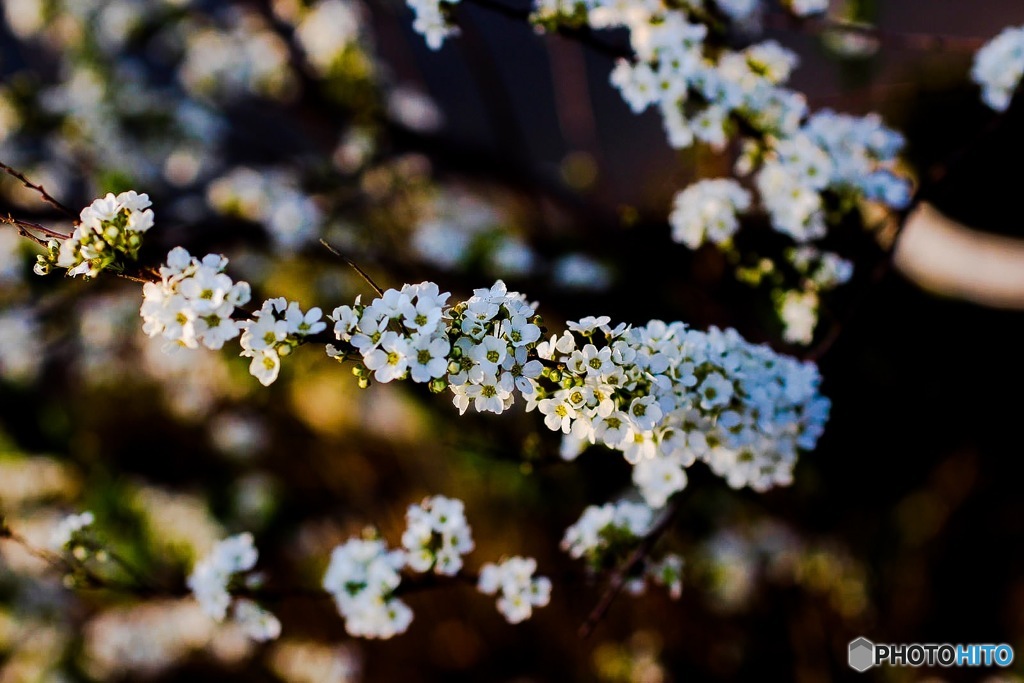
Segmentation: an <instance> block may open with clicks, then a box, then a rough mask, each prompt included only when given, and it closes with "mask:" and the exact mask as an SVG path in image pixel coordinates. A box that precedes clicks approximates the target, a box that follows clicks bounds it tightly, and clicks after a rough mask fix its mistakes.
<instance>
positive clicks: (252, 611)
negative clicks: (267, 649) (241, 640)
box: [234, 598, 281, 642]
mask: <svg viewBox="0 0 1024 683" xmlns="http://www.w3.org/2000/svg"><path fill="white" fill-rule="evenodd" d="M234 616H235V622H236V623H237V624H238V625H239V626H241V627H242V631H243V632H244V633H245V635H247V636H249V637H250V638H252V639H253V640H255V641H258V642H265V641H268V640H276V639H277V637H278V636H280V635H281V622H280V621H279V620H278V618H277V617H275V616H274V615H273V613H271V612H268V611H267V610H265V609H263V608H262V607H260V606H259V605H257V604H256V603H255V602H253V601H252V600H248V599H245V598H241V599H239V600H236V601H235V614H234Z"/></svg>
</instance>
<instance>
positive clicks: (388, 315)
mask: <svg viewBox="0 0 1024 683" xmlns="http://www.w3.org/2000/svg"><path fill="white" fill-rule="evenodd" d="M448 297H449V294H448V293H447V292H445V293H443V294H441V293H439V290H438V287H437V285H436V284H434V283H432V282H424V283H421V284H418V285H405V286H404V287H402V289H401V290H395V289H389V290H388V291H386V292H384V294H383V295H382V296H381V297H379V298H377V299H374V300H373V301H372V302H371V303H370V304H369V305H366V306H364V305H362V304H361V303H360V302H359V301H357V302H356V303H355V305H354V306H339V307H338V308H336V309H335V310H334V312H333V313H332V314H331V319H332V320H334V321H335V326H334V333H335V337H337V339H338V340H339V341H341V342H344V344H345V345H347V346H349V347H351V348H353V349H355V350H356V351H357V352H358V353H359V354H360V355H361V356H362V359H363V362H362V365H361V366H359V367H357V368H356V372H357V374H358V375H359V377H360V384H361V386H366V385H368V383H369V379H370V373H372V377H373V379H375V380H377V381H378V382H390V381H392V380H395V379H404V378H406V377H410V376H411V378H412V380H413V381H414V382H418V383H429V384H430V386H431V389H433V390H434V391H443V390H444V389H445V387H449V388H451V390H452V392H453V393H454V394H455V397H454V399H453V402H454V403H455V405H456V407H458V409H459V412H460V413H465V412H466V410H467V409H468V408H469V406H470V405H472V406H473V407H474V409H475V410H477V411H478V412H492V413H502V412H504V411H505V410H506V409H508V408H509V407H510V406H511V405H512V403H513V400H514V392H515V390H517V389H518V390H519V391H520V392H522V393H523V394H527V395H528V394H530V393H532V391H533V384H532V382H531V380H532V378H535V377H537V376H538V375H539V374H540V372H541V364H540V363H539V362H537V361H536V360H530V359H529V357H530V352H531V351H532V349H533V348H534V347H535V346H536V344H537V341H538V340H539V339H540V327H539V326H538V324H537V322H538V319H537V316H536V313H535V311H534V310H533V307H532V306H531V305H530V304H528V303H526V300H525V297H524V296H523V295H521V294H519V293H517V292H509V291H508V290H507V289H506V287H505V284H504V283H503V282H501V281H500V280H499V281H498V282H497V283H495V285H494V286H492V287H491V288H490V289H477V290H475V291H474V294H473V296H472V297H471V298H470V299H468V300H467V301H464V302H461V303H459V304H457V305H455V306H452V307H448V308H446V307H445V303H446V302H447V300H448ZM328 353H329V354H330V355H332V356H334V357H336V358H339V359H342V360H343V359H344V358H345V357H346V355H347V354H346V353H345V352H344V351H342V350H340V349H338V348H336V347H334V346H331V347H329V348H328Z"/></svg>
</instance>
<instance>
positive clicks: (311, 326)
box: [238, 297, 327, 387]
mask: <svg viewBox="0 0 1024 683" xmlns="http://www.w3.org/2000/svg"><path fill="white" fill-rule="evenodd" d="M322 316H323V314H322V312H321V311H320V309H319V308H315V307H314V308H311V309H309V310H308V311H306V312H305V313H303V312H302V309H301V308H300V307H299V304H298V303H296V302H294V301H292V302H289V301H288V300H287V299H285V298H284V297H277V298H275V299H268V300H267V301H265V302H263V306H261V307H260V310H258V311H256V312H255V313H253V318H254V319H253V320H244V321H242V322H240V323H238V327H239V328H240V329H241V330H243V332H242V338H241V339H240V340H239V341H240V344H241V346H242V354H241V355H243V356H245V357H247V358H252V361H251V362H250V363H249V373H250V374H252V376H253V377H255V378H256V379H258V380H259V381H260V384H262V385H263V386H265V387H267V386H270V385H271V384H273V383H274V381H275V380H276V379H277V376H278V374H279V373H280V372H281V359H282V358H283V357H285V356H288V355H289V354H291V352H292V351H293V350H294V349H295V347H297V346H298V345H299V344H300V343H301V342H302V339H303V338H304V337H307V336H309V335H312V334H317V333H318V332H322V331H324V330H325V329H327V323H325V322H324V321H323V320H321V318H322Z"/></svg>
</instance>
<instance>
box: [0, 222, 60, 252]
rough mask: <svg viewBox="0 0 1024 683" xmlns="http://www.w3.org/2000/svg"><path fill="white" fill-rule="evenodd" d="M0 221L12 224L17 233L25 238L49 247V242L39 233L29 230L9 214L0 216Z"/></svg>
mask: <svg viewBox="0 0 1024 683" xmlns="http://www.w3.org/2000/svg"><path fill="white" fill-rule="evenodd" d="M0 223H3V224H4V225H12V226H14V228H15V229H16V230H17V231H18V234H19V235H21V236H22V237H24V238H25V239H28V240H32V241H33V242H35V243H36V244H38V245H39V246H41V247H44V248H49V244H48V243H47V241H46V240H44V239H43V238H42V237H40V236H39V235H36V234H34V233H32V232H30V231H29V229H28V228H26V227H25V225H24V223H23V222H22V221H19V220H18V219H16V218H13V217H11V216H7V217H6V218H5V217H3V216H0Z"/></svg>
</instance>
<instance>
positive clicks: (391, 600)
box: [323, 496, 551, 638]
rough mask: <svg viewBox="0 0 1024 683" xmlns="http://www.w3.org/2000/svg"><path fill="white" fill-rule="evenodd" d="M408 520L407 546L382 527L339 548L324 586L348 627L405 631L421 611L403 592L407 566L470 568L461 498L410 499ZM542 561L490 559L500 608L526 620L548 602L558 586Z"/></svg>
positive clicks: (374, 633)
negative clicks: (386, 537) (385, 535)
mask: <svg viewBox="0 0 1024 683" xmlns="http://www.w3.org/2000/svg"><path fill="white" fill-rule="evenodd" d="M406 522H407V526H406V529H405V532H404V533H403V534H402V546H403V549H401V550H389V549H388V546H387V544H386V543H385V542H384V541H383V540H382V539H380V538H378V537H376V536H375V535H374V536H372V537H369V538H362V539H358V538H352V539H349V540H348V541H346V542H345V543H344V544H343V545H340V546H338V547H336V548H335V549H334V551H333V552H332V553H331V562H330V565H329V566H328V568H327V572H326V574H324V579H323V586H324V589H325V590H326V591H327V592H328V593H330V594H331V595H333V596H334V601H335V603H336V604H337V606H338V612H339V613H340V614H341V616H342V617H343V618H344V619H345V629H346V630H347V631H348V632H349V633H350V634H351V635H353V636H362V637H366V638H391V637H392V636H395V635H398V634H400V633H404V632H405V631H406V629H408V628H409V624H410V623H412V618H413V613H412V610H411V609H410V608H409V606H408V605H407V604H405V603H404V602H403V601H402V600H400V599H399V598H398V592H399V586H400V584H401V583H402V570H403V569H408V570H409V571H411V572H415V573H426V572H429V571H431V570H433V571H434V573H436V574H441V575H444V576H455V575H456V574H458V573H459V571H460V570H461V569H462V555H464V554H466V553H468V552H470V551H471V550H472V549H473V536H472V531H471V529H470V527H469V524H468V523H467V521H466V515H465V511H464V505H463V503H462V501H461V500H458V499H455V498H446V497H444V496H434V497H432V498H427V499H426V500H425V501H423V503H421V504H420V505H410V506H409V509H408V511H407V512H406ZM510 562H511V564H509V563H510ZM505 565H508V566H507V568H505ZM499 569H500V571H498V570H499ZM536 569H537V562H536V560H533V559H526V558H513V560H509V561H507V562H506V563H505V564H503V565H502V568H499V567H497V566H495V565H493V564H488V565H485V566H484V568H483V570H482V571H481V574H480V584H479V588H480V590H481V592H484V593H487V594H488V595H493V594H494V593H495V592H496V591H497V590H498V588H499V587H502V590H503V592H504V597H503V598H502V599H501V600H499V601H498V609H499V610H501V612H502V613H503V614H505V615H506V617H507V618H508V620H509V621H510V622H512V623H518V622H520V621H522V620H523V619H526V618H528V617H529V616H530V614H531V610H532V607H535V606H536V607H539V606H542V605H546V604H547V602H548V598H549V596H550V594H551V583H550V581H548V580H547V579H544V578H537V579H534V578H532V575H533V573H534V572H535V571H536ZM496 571H498V573H495V572H496ZM485 577H486V578H485Z"/></svg>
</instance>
